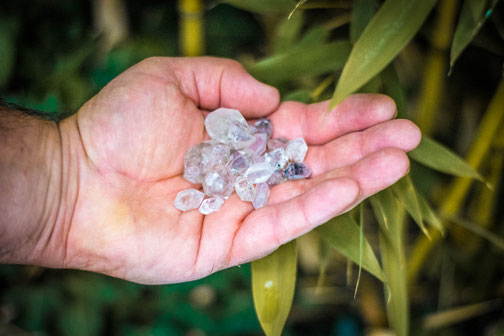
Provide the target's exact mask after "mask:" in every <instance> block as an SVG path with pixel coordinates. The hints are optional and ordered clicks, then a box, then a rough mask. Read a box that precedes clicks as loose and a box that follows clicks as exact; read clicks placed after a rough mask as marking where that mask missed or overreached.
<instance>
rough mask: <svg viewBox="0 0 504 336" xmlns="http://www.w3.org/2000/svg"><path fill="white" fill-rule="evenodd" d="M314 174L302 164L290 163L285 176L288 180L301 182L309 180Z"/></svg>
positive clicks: (284, 173)
mask: <svg viewBox="0 0 504 336" xmlns="http://www.w3.org/2000/svg"><path fill="white" fill-rule="evenodd" d="M311 173H312V171H311V169H310V168H309V167H308V166H307V165H306V164H304V163H302V162H296V163H290V164H289V165H288V166H287V168H285V170H284V172H283V175H284V176H285V177H286V178H287V179H288V180H300V179H304V178H307V177H308V176H310V175H311Z"/></svg>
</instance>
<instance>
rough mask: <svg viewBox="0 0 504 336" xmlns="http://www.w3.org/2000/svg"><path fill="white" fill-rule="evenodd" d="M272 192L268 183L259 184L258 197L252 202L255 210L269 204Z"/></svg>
mask: <svg viewBox="0 0 504 336" xmlns="http://www.w3.org/2000/svg"><path fill="white" fill-rule="evenodd" d="M269 194H270V190H269V187H268V184H267V183H258V184H257V185H256V196H255V198H254V200H253V201H252V205H253V206H254V209H259V208H262V207H263V206H265V205H266V204H268V198H269Z"/></svg>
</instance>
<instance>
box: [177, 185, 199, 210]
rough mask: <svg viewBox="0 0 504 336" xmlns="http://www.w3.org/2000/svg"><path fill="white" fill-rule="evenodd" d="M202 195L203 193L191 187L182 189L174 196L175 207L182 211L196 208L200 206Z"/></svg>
mask: <svg viewBox="0 0 504 336" xmlns="http://www.w3.org/2000/svg"><path fill="white" fill-rule="evenodd" d="M204 197H205V194H203V193H202V192H201V191H199V190H196V189H193V188H190V189H186V190H182V191H180V192H179V193H178V194H177V197H176V198H175V202H174V204H175V208H177V209H179V210H182V211H188V210H192V209H196V208H197V207H199V206H200V204H201V201H202V200H203V198H204Z"/></svg>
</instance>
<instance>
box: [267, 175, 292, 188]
mask: <svg viewBox="0 0 504 336" xmlns="http://www.w3.org/2000/svg"><path fill="white" fill-rule="evenodd" d="M285 181H287V178H286V177H285V176H284V175H283V174H282V172H275V173H274V174H273V175H271V177H270V178H269V179H268V181H267V183H268V185H269V186H270V187H273V186H276V185H277V184H280V183H284V182H285Z"/></svg>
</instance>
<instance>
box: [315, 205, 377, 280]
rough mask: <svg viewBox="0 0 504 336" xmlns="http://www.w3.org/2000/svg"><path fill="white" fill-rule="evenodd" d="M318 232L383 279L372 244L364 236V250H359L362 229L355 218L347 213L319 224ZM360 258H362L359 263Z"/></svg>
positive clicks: (355, 261) (335, 246)
mask: <svg viewBox="0 0 504 336" xmlns="http://www.w3.org/2000/svg"><path fill="white" fill-rule="evenodd" d="M316 230H317V232H318V233H320V236H321V237H322V238H323V239H324V240H325V241H327V242H328V243H329V244H330V245H331V246H332V247H333V248H335V249H336V250H337V251H338V252H339V253H341V254H342V255H344V256H345V257H347V258H348V259H350V260H351V261H353V262H354V263H356V264H360V265H361V266H362V268H364V269H365V270H366V271H368V272H369V273H371V274H372V275H374V276H375V277H376V278H378V279H379V280H381V281H383V273H382V270H381V267H380V264H379V263H378V259H376V256H375V254H374V252H373V249H372V248H371V245H370V244H369V242H368V241H367V239H365V237H364V238H363V246H362V252H359V245H360V230H359V226H358V225H357V223H356V222H355V220H354V219H353V218H352V217H351V216H350V215H349V214H348V213H345V214H343V215H340V216H338V217H335V218H333V219H331V220H330V221H329V222H327V223H326V224H324V225H322V226H319V227H318V228H317V229H316ZM359 260H362V262H361V263H359Z"/></svg>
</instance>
